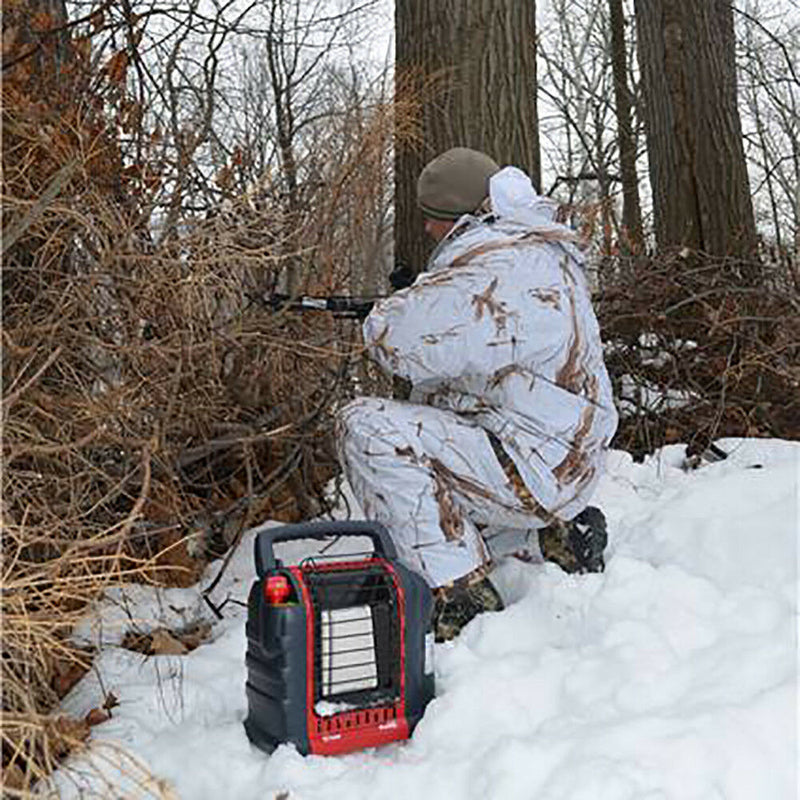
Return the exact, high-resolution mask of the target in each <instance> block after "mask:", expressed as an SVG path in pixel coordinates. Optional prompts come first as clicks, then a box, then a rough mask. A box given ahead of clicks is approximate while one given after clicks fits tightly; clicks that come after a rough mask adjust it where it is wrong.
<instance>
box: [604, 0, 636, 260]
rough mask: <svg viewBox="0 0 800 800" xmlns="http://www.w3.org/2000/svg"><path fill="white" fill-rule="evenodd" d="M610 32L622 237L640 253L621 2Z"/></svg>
mask: <svg viewBox="0 0 800 800" xmlns="http://www.w3.org/2000/svg"><path fill="white" fill-rule="evenodd" d="M608 10H609V25H610V29H611V64H612V66H613V70H614V99H615V100H616V105H617V107H616V112H617V141H618V143H619V163H620V175H621V178H622V225H623V229H624V235H623V237H622V239H623V242H624V246H625V249H629V250H632V251H633V252H637V251H640V250H642V248H643V247H644V233H643V230H642V210H641V204H640V202H639V178H638V175H637V174H636V155H637V152H636V138H635V136H634V131H633V112H632V106H633V99H632V97H631V93H630V90H629V88H628V61H627V57H626V51H627V45H626V41H625V15H624V12H623V4H622V0H608Z"/></svg>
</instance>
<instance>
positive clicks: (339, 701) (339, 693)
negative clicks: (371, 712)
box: [304, 562, 402, 716]
mask: <svg viewBox="0 0 800 800" xmlns="http://www.w3.org/2000/svg"><path fill="white" fill-rule="evenodd" d="M304 574H305V579H306V584H307V586H308V588H309V592H310V596H311V602H312V606H313V613H314V619H315V623H316V630H317V635H316V636H315V641H314V670H315V678H316V680H315V681H314V685H315V697H314V705H315V711H316V712H317V714H319V715H321V716H328V715H331V714H336V713H339V712H342V711H349V710H352V709H356V708H365V707H370V706H375V705H379V704H381V703H387V702H391V701H393V700H395V699H396V698H398V697H399V695H400V671H401V662H402V660H401V657H400V618H399V608H398V600H397V589H396V587H395V585H394V581H393V580H392V577H391V574H390V573H389V572H388V571H387V569H386V568H385V567H383V566H381V565H380V564H379V563H378V564H375V563H373V564H370V563H369V562H355V563H353V564H342V563H339V564H336V566H335V567H333V566H330V565H325V566H323V567H315V566H313V565H312V566H310V567H307V568H306V570H305V571H304Z"/></svg>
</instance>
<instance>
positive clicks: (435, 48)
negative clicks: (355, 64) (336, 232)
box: [394, 0, 541, 271]
mask: <svg viewBox="0 0 800 800" xmlns="http://www.w3.org/2000/svg"><path fill="white" fill-rule="evenodd" d="M395 37H396V58H397V66H396V74H397V89H398V98H399V99H400V101H401V102H402V104H403V107H404V108H406V107H407V106H411V107H412V108H413V111H410V112H408V113H410V114H412V115H413V117H414V119H413V122H414V123H416V129H417V131H418V134H419V136H417V137H415V138H414V140H413V141H410V140H409V139H408V138H407V137H402V136H398V139H397V141H396V145H395V147H396V156H395V181H396V184H395V223H394V225H395V227H394V230H395V257H396V258H398V259H400V260H403V261H405V262H406V263H408V264H409V265H410V266H412V267H413V268H414V270H415V271H419V270H420V269H422V267H423V266H424V264H425V260H426V257H427V255H428V253H429V251H430V247H429V246H428V243H426V242H425V239H424V235H423V230H422V215H421V214H420V212H419V210H418V208H417V204H416V183H417V177H418V175H419V173H420V171H421V170H422V168H423V167H424V166H425V164H426V163H427V162H428V161H430V160H431V159H432V158H434V157H435V156H437V155H438V154H439V153H441V152H443V151H444V150H447V149H449V148H450V147H457V146H461V147H472V148H474V149H476V150H482V151H483V152H485V153H487V154H488V155H490V156H492V158H494V159H495V160H496V161H497V162H498V163H499V164H500V165H501V166H504V165H508V164H513V165H515V166H518V167H520V168H521V169H524V170H525V171H526V172H527V173H528V174H529V175H530V177H531V180H532V181H533V183H534V186H536V187H537V189H538V188H539V187H540V185H541V182H540V164H539V126H538V116H537V112H536V4H535V2H533V0H397V3H396V5H395ZM402 113H406V112H405V111H403V112H402Z"/></svg>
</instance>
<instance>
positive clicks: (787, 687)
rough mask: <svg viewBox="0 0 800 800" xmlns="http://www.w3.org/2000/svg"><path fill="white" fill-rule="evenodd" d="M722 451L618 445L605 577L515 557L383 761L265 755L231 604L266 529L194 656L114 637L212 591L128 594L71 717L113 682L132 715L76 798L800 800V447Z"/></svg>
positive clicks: (159, 622) (79, 763)
mask: <svg viewBox="0 0 800 800" xmlns="http://www.w3.org/2000/svg"><path fill="white" fill-rule="evenodd" d="M717 444H718V445H719V446H721V447H722V448H723V449H724V450H725V451H727V452H729V453H730V457H729V458H728V459H727V460H725V461H721V462H719V463H713V464H705V465H703V466H701V467H700V468H699V469H697V470H694V471H685V470H684V469H682V468H681V465H682V463H683V461H684V449H683V447H681V446H671V447H668V448H665V449H664V450H662V451H661V452H660V453H658V454H657V455H656V456H654V457H652V458H651V459H649V460H648V461H647V462H646V463H644V464H634V463H633V462H632V460H631V459H630V457H629V456H627V455H626V454H624V453H621V452H614V453H612V455H611V458H610V463H609V473H608V475H607V476H606V477H605V478H604V480H603V482H602V484H601V486H600V488H599V490H598V494H597V495H596V502H597V504H598V505H600V506H602V507H603V509H604V510H605V512H606V514H607V516H608V519H609V530H610V536H611V542H610V547H609V557H608V559H607V562H608V566H607V569H606V572H605V573H604V574H602V575H590V576H568V575H565V574H563V573H562V572H561V571H560V570H559V569H558V568H557V567H555V566H553V565H545V566H541V565H540V566H534V565H526V564H522V563H520V562H518V561H511V562H509V563H505V564H503V565H502V566H501V567H500V568H499V570H498V571H497V583H498V586H499V587H500V589H501V591H502V593H503V595H504V597H505V598H506V600H507V608H506V610H505V611H503V612H502V613H499V614H491V615H484V616H482V617H479V618H477V619H476V620H475V621H473V622H472V623H471V624H470V625H469V626H468V627H467V628H466V629H465V630H464V632H463V633H462V635H461V636H460V638H459V639H458V640H456V641H455V642H451V643H447V644H443V645H437V646H436V654H435V655H436V679H437V696H436V699H435V700H434V701H433V702H432V704H431V705H430V706H429V707H428V710H427V713H426V714H425V717H424V718H423V720H422V722H421V723H420V724H419V726H418V727H417V730H416V732H415V733H414V736H413V738H412V739H411V740H410V741H408V742H405V743H402V744H393V745H389V746H387V747H384V748H381V749H378V750H371V751H367V752H362V753H356V754H352V755H348V756H341V757H331V758H325V757H320V756H312V757H306V758H304V757H302V756H300V755H299V754H298V753H297V752H296V751H295V750H294V749H293V748H292V747H289V746H282V747H280V748H279V749H278V750H277V751H276V752H275V753H274V754H273V755H272V756H271V757H267V756H266V755H265V754H263V753H262V752H260V751H259V750H257V749H255V748H254V747H252V746H251V745H250V744H249V742H248V740H247V738H246V736H245V733H244V730H243V727H242V720H243V719H244V716H245V713H246V700H245V694H244V683H245V667H244V658H243V655H244V649H245V635H244V620H245V615H246V609H245V608H244V607H242V606H241V605H237V604H235V602H233V601H235V600H240V601H244V600H245V599H246V596H247V591H248V589H249V586H250V583H251V581H252V580H253V577H254V569H253V563H252V538H251V537H250V538H247V540H246V541H244V542H243V543H242V545H241V547H240V549H239V551H238V552H237V553H236V555H235V557H234V559H233V561H232V563H231V567H230V569H229V570H228V572H227V573H226V576H225V578H224V579H223V581H222V583H221V584H220V586H218V587H217V589H216V590H215V593H214V598H215V600H216V601H217V602H220V601H222V600H224V599H225V598H226V597H230V598H232V601H231V602H228V604H227V605H226V606H225V608H224V612H223V613H224V615H225V619H224V620H222V621H219V622H215V625H214V627H213V631H212V635H211V639H210V641H208V642H206V643H205V644H203V645H201V646H200V647H198V648H197V649H196V650H193V651H192V652H191V653H188V654H186V655H160V656H151V657H145V656H143V655H140V654H138V653H135V652H130V651H128V650H124V649H122V648H120V647H118V646H116V643H118V642H119V640H120V638H121V636H122V633H124V631H125V630H126V629H127V628H129V627H132V626H133V625H134V622H135V624H136V627H137V628H138V629H139V630H147V629H152V628H157V627H161V626H164V625H165V624H166V625H168V626H169V625H172V624H175V623H176V622H183V623H186V622H191V621H193V620H196V619H198V618H200V617H207V618H210V614H209V612H208V609H207V607H206V606H205V605H204V604H203V603H202V602H201V600H200V599H199V592H200V590H201V589H202V586H203V584H202V583H201V585H200V586H198V587H196V588H193V589H182V590H169V591H161V592H158V593H156V592H154V591H153V590H151V589H147V588H144V587H123V588H120V589H119V590H118V591H116V592H114V593H110V595H109V597H108V599H107V601H106V602H105V603H104V605H103V608H102V609H101V614H100V617H99V618H98V619H99V620H100V621H95V622H94V623H92V624H90V623H89V622H88V621H87V625H86V628H85V630H84V631H83V632H82V635H83V636H84V637H86V638H89V639H92V640H93V641H95V642H97V641H98V639H102V641H103V642H105V645H104V648H103V651H102V654H101V655H100V657H99V660H98V665H97V666H98V668H97V670H96V672H95V673H90V674H89V675H88V676H87V677H86V678H84V679H83V681H82V682H81V683H79V684H78V686H76V687H75V689H74V690H73V692H72V693H71V694H70V695H69V696H68V697H67V698H66V700H65V702H64V709H65V710H67V711H70V712H72V713H75V714H78V715H83V714H85V713H86V712H87V711H88V710H89V709H91V708H93V707H95V706H98V705H100V704H101V703H102V700H103V697H104V696H105V693H106V692H113V693H114V694H115V695H116V697H117V698H118V699H119V705H118V706H117V707H116V708H115V709H114V711H113V718H112V719H111V720H109V721H108V722H105V723H103V724H101V725H98V726H96V727H94V728H93V729H92V738H91V741H90V746H89V749H88V752H87V753H86V754H85V755H82V756H80V757H76V758H73V759H72V761H71V762H70V763H69V765H68V768H65V769H62V770H61V771H60V772H59V773H58V775H57V783H58V786H59V790H60V792H61V793H62V795H63V796H66V797H78V796H80V797H90V796H99V797H123V796H124V797H159V796H168V797H180V798H186V800H192V799H194V798H198V799H199V798H214V799H215V800H217V799H218V798H237V800H250V798H252V799H253V800H256V798H257V799H258V800H273V798H281V800H301V799H302V800H315V799H316V798H324V799H325V800H330V799H331V798H336V797H347V798H348V800H359V799H360V798H364V800H378V799H379V798H398V797H407V798H411V797H431V798H444V799H445V800H447V799H448V798H454V800H458V799H460V798H466V799H471V798H475V800H478V798H480V800H484V799H485V798H498V799H499V800H515V799H516V798H519V799H520V800H534V798H535V800H668V799H669V800H672V798H675V799H676V800H723V798H724V800H762V799H763V800H794V798H796V797H797V796H798V795H797V789H798V783H797V780H798V775H797V762H798V744H797V714H798V703H797V700H798V696H797V681H798V649H797V632H798V628H797V591H798V547H797V543H798V532H800V531H799V528H800V521H799V514H800V512H799V510H798V509H800V445H798V444H797V443H790V442H784V441H777V440H771V441H765V440H722V441H720V442H718V443H717ZM217 569H218V565H212V567H211V568H210V569H209V572H208V575H207V576H206V578H205V582H206V584H207V583H208V581H210V580H211V578H213V576H214V575H215V574H216V572H217ZM120 763H121V764H122V767H121V768H120ZM147 771H149V772H150V773H152V775H153V776H155V777H154V778H146V777H145V776H146V773H147ZM98 773H99V774H102V775H103V776H104V777H103V778H102V779H101V778H100V777H99V774H98Z"/></svg>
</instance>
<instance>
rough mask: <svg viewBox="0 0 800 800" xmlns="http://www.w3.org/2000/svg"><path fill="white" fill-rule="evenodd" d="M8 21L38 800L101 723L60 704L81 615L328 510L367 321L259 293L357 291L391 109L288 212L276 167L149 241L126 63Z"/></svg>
mask: <svg viewBox="0 0 800 800" xmlns="http://www.w3.org/2000/svg"><path fill="white" fill-rule="evenodd" d="M4 12H7V13H4V21H3V26H4V41H3V47H4V52H3V56H4V62H5V63H4V68H5V67H8V68H7V69H5V72H4V82H3V189H2V191H3V197H2V200H3V208H2V217H3V332H2V336H3V401H2V423H3V442H2V447H3V476H2V489H3V499H2V530H3V537H2V557H3V563H2V596H1V602H2V609H0V611H1V612H2V635H3V662H2V699H3V716H2V759H3V775H4V777H3V782H4V791H5V792H6V793H7V794H8V795H9V796H27V794H28V793H29V792H30V791H31V790H32V788H33V787H34V786H35V785H36V784H37V782H39V781H41V780H42V779H44V778H46V776H47V775H48V774H49V773H50V772H51V770H52V768H53V766H54V765H55V764H56V763H57V762H58V761H59V759H61V758H62V757H63V756H64V755H65V754H67V753H68V752H70V751H71V749H72V748H73V747H75V746H77V745H79V744H80V742H82V741H83V740H84V739H85V738H86V736H87V735H88V733H89V729H90V727H91V725H92V724H96V723H98V722H101V721H102V720H103V719H104V718H105V714H106V713H113V703H108V698H106V699H105V700H104V701H103V702H105V703H108V708H105V707H103V708H100V709H96V711H98V713H97V714H95V715H94V716H92V717H91V718H89V719H86V720H74V719H67V718H64V717H62V716H59V715H58V714H57V713H56V709H57V706H58V702H59V700H60V699H61V698H62V697H63V696H64V694H65V693H66V692H67V691H68V690H69V689H70V688H71V687H72V686H73V685H74V683H75V682H76V681H77V680H78V679H79V678H80V677H81V676H82V675H83V674H85V672H86V670H87V669H89V668H90V667H91V663H92V656H93V654H92V652H90V651H86V650H82V649H80V648H78V647H77V646H75V645H74V644H73V643H72V642H71V639H70V634H71V631H72V630H73V627H74V625H75V624H76V622H78V620H79V619H80V618H81V617H82V615H83V614H84V613H85V612H86V608H87V605H88V604H89V603H91V602H93V601H94V600H96V599H97V598H99V597H100V596H101V595H102V593H103V591H104V589H105V588H106V587H108V586H109V585H110V584H119V583H121V582H132V581H138V582H147V583H150V584H154V585H170V586H175V585H188V584H190V583H192V582H194V581H195V580H196V579H197V577H198V575H199V574H200V572H201V570H202V569H203V567H204V565H205V564H206V562H207V559H208V558H209V557H210V556H216V555H219V554H220V553H222V552H224V551H225V550H226V549H227V548H228V547H230V545H231V544H232V543H233V542H234V541H235V540H236V538H237V536H238V535H239V534H240V533H241V532H242V531H243V530H244V529H245V528H246V527H248V526H249V525H251V524H255V523H256V522H258V521H261V520H263V519H266V518H272V519H279V520H287V521H290V520H296V519H299V518H301V517H307V516H310V515H313V514H317V513H319V512H320V511H322V510H324V506H325V502H326V501H325V497H324V494H323V488H324V486H325V485H326V483H327V482H328V481H329V479H330V478H331V476H333V475H334V473H335V470H336V466H335V457H334V452H333V447H332V442H331V439H330V430H331V428H332V426H331V414H332V413H333V411H334V409H335V407H336V405H337V404H338V403H340V402H342V401H343V400H344V399H346V398H347V397H349V396H351V395H352V393H353V381H352V374H351V370H350V367H351V366H352V364H353V363H354V361H355V362H357V360H358V357H359V354H360V344H359V341H358V330H357V326H356V325H354V324H353V322H352V321H344V320H337V319H332V318H329V317H327V316H325V315H312V314H309V315H305V316H300V315H295V314H292V313H290V312H278V313H276V312H274V311H271V310H268V309H265V308H264V307H263V305H262V303H260V301H259V299H258V298H259V296H260V295H261V294H262V293H263V292H265V291H270V290H272V289H276V288H277V289H281V288H282V282H284V283H285V281H286V276H287V273H288V272H291V274H292V280H293V281H294V284H295V285H296V287H297V288H298V289H299V290H301V291H303V290H304V291H315V290H316V291H320V290H325V291H333V292H336V291H338V292H339V293H346V292H348V291H350V290H352V289H353V288H354V286H355V288H358V286H356V285H355V284H354V282H353V280H352V274H351V273H352V269H353V268H354V267H355V266H357V265H356V264H355V263H354V261H353V253H356V252H357V251H358V249H359V248H362V249H363V246H364V242H365V241H366V240H367V239H368V238H369V236H370V235H372V236H373V239H374V240H375V241H377V234H376V233H375V231H374V230H372V229H370V227H369V226H370V225H371V224H373V223H372V221H371V220H370V219H366V218H365V217H364V216H363V211H364V209H365V208H368V207H370V208H375V207H377V206H379V205H380V203H382V202H384V200H385V197H383V196H381V195H380V192H382V191H384V189H383V187H385V185H386V176H385V174H383V172H384V170H385V169H386V168H387V166H388V168H389V169H390V166H391V161H390V159H388V156H387V154H388V142H389V136H390V134H391V130H392V121H393V112H392V110H391V109H389V108H383V107H379V106H376V107H374V108H371V109H366V110H362V113H360V114H359V115H357V118H358V127H357V128H354V129H347V130H338V131H337V130H336V129H335V125H331V126H328V129H327V136H328V139H325V138H324V137H323V138H320V140H319V141H318V142H317V146H318V148H321V149H318V151H317V152H318V158H319V162H318V164H317V167H318V168H317V170H316V172H315V175H316V178H315V179H316V181H317V183H316V184H315V186H317V195H316V196H314V197H306V198H305V199H303V198H301V200H302V203H300V204H299V205H298V204H297V202H295V204H294V205H293V207H292V209H291V214H287V213H285V208H284V206H283V205H282V203H283V194H282V190H281V186H280V184H279V182H278V181H277V180H276V179H273V178H265V179H264V180H262V181H261V182H260V183H259V184H258V186H257V187H256V188H254V189H253V191H252V192H250V193H248V194H247V195H234V194H230V195H228V196H224V197H222V198H221V199H220V202H219V204H218V205H216V206H214V207H208V208H207V209H206V210H205V211H204V213H202V214H196V213H192V212H189V211H185V212H182V213H181V216H180V217H178V218H177V220H178V221H177V224H175V225H174V227H173V228H172V229H170V230H169V231H163V230H159V228H158V224H159V220H160V219H162V218H163V217H160V216H159V214H158V212H157V208H159V207H170V197H169V194H168V190H167V188H165V187H166V183H165V181H164V180H163V179H162V177H163V176H162V172H163V161H162V156H163V152H164V151H163V150H162V151H160V152H161V154H162V156H159V157H158V158H157V157H156V155H155V154H154V151H153V152H151V151H149V150H148V148H147V144H148V143H152V142H155V141H156V138H155V135H154V134H153V133H152V132H151V131H149V130H148V129H147V128H146V126H145V123H144V121H143V116H142V115H138V116H136V115H133V117H134V118H133V120H132V119H131V116H132V115H131V100H130V97H129V96H127V94H126V92H125V85H126V83H125V75H124V72H125V65H126V63H127V61H128V59H129V57H131V53H130V52H126V51H124V50H123V51H120V52H118V53H110V54H109V57H108V58H107V59H105V60H104V59H102V58H98V57H97V54H96V53H95V57H94V58H93V59H92V60H91V61H90V60H89V59H88V58H87V57H86V56H85V55H83V54H84V48H83V46H82V45H81V46H79V44H80V43H76V41H75V40H73V41H70V40H69V37H68V36H66V37H65V36H64V35H62V34H61V33H56V31H57V30H58V28H59V20H54V19H52V18H48V15H46V14H45V15H40V16H39V17H37V18H36V20H32V18H30V17H29V15H27V14H26V10H25V6H24V4H21V3H10V4H8V9H4ZM33 22H35V25H36V26H38V27H36V28H35V29H33V30H32V29H31V28H30V26H31V24H33ZM102 24H105V23H102V20H101V23H98V25H99V26H100V28H101V26H102ZM101 32H102V31H101ZM81 41H83V42H84V43H85V39H84V40H81ZM342 119H343V120H344V121H343V122H341V125H344V124H349V123H348V122H347V120H346V119H344V117H343V118H342ZM337 124H338V123H337ZM137 126H138V127H137ZM123 134H124V135H123ZM131 137H134V138H136V139H137V141H138V142H139V144H142V143H144V144H143V145H142V146H141V147H130V146H123V139H125V141H128V142H129V141H130V140H131ZM176 146H177V145H176ZM326 146H327V147H328V148H329V150H328V151H326V150H325V149H324V148H325V147H326ZM132 153H135V154H136V155H137V158H133V155H132ZM326 153H327V155H326ZM379 173H380V174H379ZM321 178H322V179H324V180H322V181H321V180H320V179H321ZM190 189H191V187H189V188H188V189H187V187H186V186H183V187H182V192H183V197H186V196H187V195H190V194H191V192H190ZM178 207H180V206H179V205H178ZM173 210H174V205H173ZM359 214H360V215H361V216H359ZM341 220H350V221H351V222H352V221H353V220H355V221H356V224H349V223H342V222H341ZM174 221H175V218H174V215H173V222H174ZM371 231H372V232H371ZM284 290H285V289H284ZM184 633H185V632H184ZM167 635H170V636H172V637H173V638H175V635H174V632H173V633H172V634H167ZM181 637H182V638H181ZM175 640H176V642H177V644H176V645H175V646H176V647H178V645H180V646H182V647H185V648H186V649H187V650H189V649H191V646H189V644H187V641H188V639H186V637H185V636H183V633H181V636H180V637H178V638H176V639H175ZM159 646H160V645H158V644H154V642H153V641H152V640H150V641H147V642H142V641H139V642H137V647H138V648H139V649H143V651H145V650H146V651H147V652H151V651H153V650H155V649H157V648H158V647H159ZM192 646H194V640H193V639H192ZM100 700H103V699H102V698H101V699H100Z"/></svg>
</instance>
